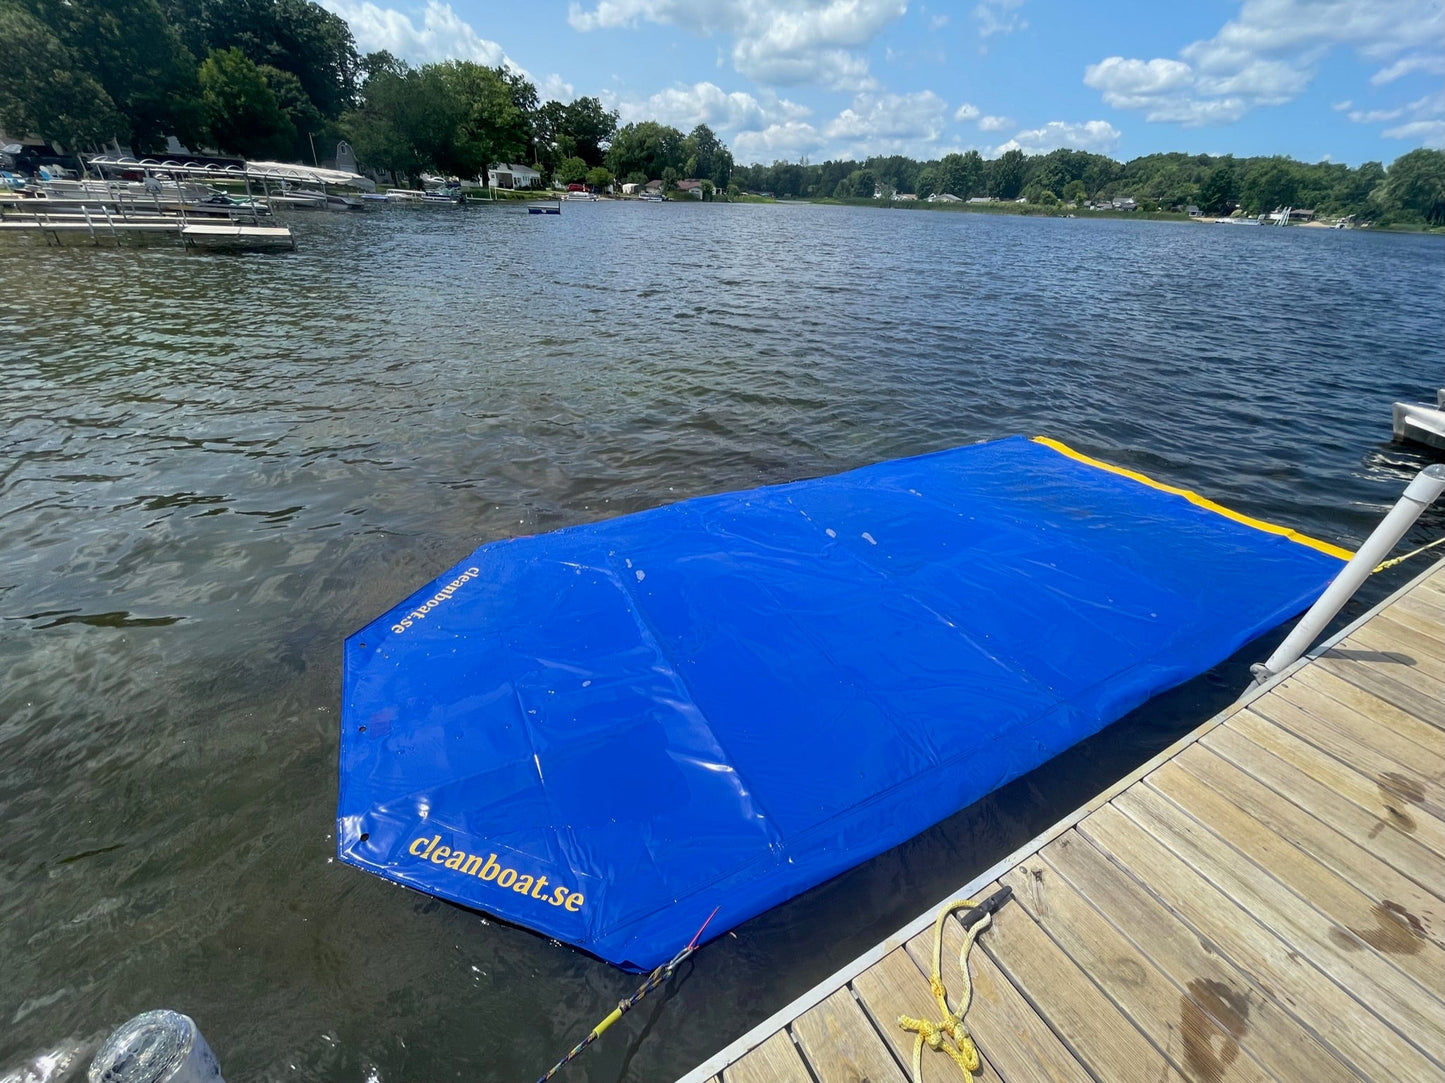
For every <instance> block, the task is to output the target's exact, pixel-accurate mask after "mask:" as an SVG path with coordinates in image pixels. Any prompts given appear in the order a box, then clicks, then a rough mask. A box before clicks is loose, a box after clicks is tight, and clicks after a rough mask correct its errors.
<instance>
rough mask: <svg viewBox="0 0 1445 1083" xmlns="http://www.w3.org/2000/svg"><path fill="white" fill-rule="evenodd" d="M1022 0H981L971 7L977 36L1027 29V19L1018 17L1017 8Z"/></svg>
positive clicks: (986, 36)
mask: <svg viewBox="0 0 1445 1083" xmlns="http://www.w3.org/2000/svg"><path fill="white" fill-rule="evenodd" d="M1023 6H1024V0H983V2H982V3H981V4H979V5H978V6H976V7H975V8H974V9H973V17H974V18H975V19H977V20H978V36H979V37H981V38H988V37H991V36H993V35H994V34H1012V33H1013V32H1014V31H1015V30H1027V29H1028V26H1029V24H1028V21H1027V20H1026V19H1021V18H1019V14H1018V9H1019V8H1021V7H1023Z"/></svg>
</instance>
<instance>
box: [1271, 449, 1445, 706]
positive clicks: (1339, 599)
mask: <svg viewBox="0 0 1445 1083" xmlns="http://www.w3.org/2000/svg"><path fill="white" fill-rule="evenodd" d="M1442 492H1445V464H1441V463H1435V464H1434V465H1432V466H1427V467H1425V469H1424V470H1421V471H1420V473H1418V474H1416V475H1415V479H1414V480H1413V481H1411V482H1410V484H1409V485H1407V486H1406V487H1405V492H1404V494H1403V495H1402V496H1401V497H1400V499H1399V501H1398V502H1397V503H1396V504H1395V506H1394V507H1393V508H1391V509H1390V513H1389V514H1388V515H1386V516H1385V518H1384V519H1383V520H1381V522H1380V525H1379V526H1377V527H1375V530H1374V533H1372V534H1371V535H1370V536H1369V537H1368V538H1366V539H1365V544H1364V545H1362V546H1360V549H1359V552H1357V553H1356V554H1355V555H1354V557H1353V558H1352V559H1351V560H1350V562H1349V563H1348V564H1346V565H1345V567H1344V570H1343V571H1341V572H1340V574H1339V575H1337V576H1335V579H1334V582H1332V583H1331V584H1330V585H1329V586H1328V587H1326V588H1325V592H1324V593H1323V594H1322V595H1320V600H1319V601H1317V602H1315V604H1314V605H1313V606H1311V607H1310V611H1309V612H1308V613H1306V614H1305V615H1304V616H1303V617H1301V618H1300V622H1299V623H1298V624H1296V625H1295V626H1294V631H1292V632H1290V634H1289V635H1288V636H1286V637H1285V641H1284V642H1283V643H1281V644H1280V645H1279V647H1278V648H1277V649H1276V650H1275V652H1274V653H1273V654H1271V655H1270V656H1269V658H1268V659H1267V660H1266V661H1263V662H1256V663H1255V664H1254V665H1252V666H1250V667H1249V671H1250V672H1251V673H1252V674H1254V679H1255V681H1256V683H1259V684H1263V683H1264V682H1265V681H1267V680H1269V679H1270V678H1271V677H1273V676H1275V674H1277V673H1281V672H1283V671H1284V670H1286V669H1288V668H1289V667H1290V666H1291V665H1293V664H1294V663H1295V662H1296V661H1298V660H1299V659H1300V658H1301V657H1302V656H1303V655H1304V653H1305V651H1307V650H1309V648H1310V644H1311V643H1313V642H1314V641H1315V639H1316V638H1317V637H1318V636H1319V634H1320V633H1321V632H1323V631H1324V629H1325V625H1327V624H1329V622H1330V621H1332V620H1333V619H1334V617H1335V614H1336V613H1338V612H1339V611H1340V610H1341V609H1343V608H1344V605H1345V603H1346V602H1348V601H1349V600H1350V599H1351V598H1352V597H1354V594H1355V591H1357V590H1359V589H1360V584H1361V583H1363V582H1364V581H1365V580H1366V579H1368V578H1369V577H1370V573H1371V572H1373V571H1374V570H1375V568H1376V566H1377V565H1378V564H1379V563H1380V561H1382V560H1383V559H1384V558H1385V557H1386V556H1388V555H1389V553H1390V550H1391V549H1393V548H1395V546H1396V545H1397V544H1399V541H1400V539H1401V538H1403V537H1404V536H1405V531H1407V530H1409V529H1410V527H1411V526H1413V525H1414V523H1415V520H1416V519H1418V518H1420V513H1421V512H1422V511H1424V510H1425V509H1426V508H1428V507H1429V506H1430V505H1431V504H1432V503H1434V501H1435V498H1436V497H1438V496H1439V495H1440V494H1441V493H1442Z"/></svg>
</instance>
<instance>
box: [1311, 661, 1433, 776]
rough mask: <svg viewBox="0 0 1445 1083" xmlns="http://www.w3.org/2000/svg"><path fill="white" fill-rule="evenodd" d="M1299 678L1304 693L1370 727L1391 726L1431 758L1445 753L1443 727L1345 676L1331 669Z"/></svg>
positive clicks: (1319, 670) (1397, 733) (1320, 670)
mask: <svg viewBox="0 0 1445 1083" xmlns="http://www.w3.org/2000/svg"><path fill="white" fill-rule="evenodd" d="M1296 679H1297V680H1298V682H1299V683H1298V685H1297V687H1298V688H1300V689H1301V690H1308V691H1309V692H1312V693H1315V694H1316V695H1317V696H1323V697H1326V698H1327V699H1330V700H1332V701H1334V702H1335V703H1338V704H1340V705H1341V706H1342V707H1344V708H1345V709H1347V710H1349V711H1352V712H1353V713H1354V714H1356V715H1357V716H1360V717H1362V718H1364V719H1366V720H1368V723H1369V724H1379V725H1383V726H1388V727H1389V728H1390V729H1391V730H1392V731H1393V732H1394V733H1395V734H1396V735H1397V736H1399V737H1402V738H1404V739H1405V740H1407V741H1413V742H1414V743H1415V744H1417V745H1419V746H1420V747H1421V748H1423V749H1424V750H1425V751H1426V752H1427V753H1430V754H1431V755H1435V756H1439V755H1441V753H1442V751H1445V732H1442V730H1441V727H1440V725H1438V724H1436V723H1433V722H1431V721H1430V720H1429V719H1424V718H1421V717H1420V716H1419V715H1414V714H1411V713H1410V712H1409V711H1403V710H1401V709H1400V708H1399V707H1396V706H1395V705H1394V704H1393V703H1391V702H1390V701H1389V700H1386V699H1381V698H1380V697H1379V696H1377V695H1375V693H1373V692H1368V691H1366V690H1365V689H1363V688H1361V687H1360V686H1359V685H1356V684H1351V683H1350V682H1349V681H1347V680H1345V679H1344V678H1343V677H1339V676H1336V675H1335V674H1333V673H1330V672H1329V671H1328V670H1323V669H1314V668H1311V669H1310V670H1308V671H1306V672H1305V673H1301V674H1299V675H1298V677H1297V678H1296ZM1296 702H1299V701H1298V700H1297V701H1296ZM1316 702H1318V700H1316ZM1302 705H1303V704H1302ZM1306 709H1309V708H1308V707H1306ZM1326 709H1329V708H1326ZM1311 713H1313V712H1311ZM1441 713H1442V715H1445V703H1442V705H1441Z"/></svg>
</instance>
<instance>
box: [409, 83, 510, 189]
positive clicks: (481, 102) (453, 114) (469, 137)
mask: <svg viewBox="0 0 1445 1083" xmlns="http://www.w3.org/2000/svg"><path fill="white" fill-rule="evenodd" d="M421 77H422V82H423V84H424V85H425V86H426V87H427V89H426V90H425V91H424V92H425V93H426V94H428V95H430V96H432V97H433V98H434V99H435V100H436V101H437V102H438V107H437V108H438V110H439V114H440V116H439V120H441V122H442V123H444V125H445V127H446V129H447V130H446V131H445V133H444V134H443V135H442V136H441V137H440V138H439V139H437V140H436V142H435V143H434V144H433V145H432V147H431V155H430V156H431V159H432V161H433V162H434V163H435V164H436V166H437V168H438V169H440V170H441V171H442V172H444V173H446V174H448V175H455V176H458V177H477V176H480V175H481V174H482V173H483V172H485V171H486V169H487V167H488V166H490V165H492V164H493V163H496V162H515V161H519V160H521V159H523V158H526V157H528V156H529V155H528V149H529V147H530V145H531V141H532V128H531V116H530V109H535V108H536V93H537V92H536V89H535V88H534V87H532V84H531V83H529V82H527V81H526V79H524V78H522V77H521V76H518V75H516V74H514V73H511V72H508V71H507V70H506V69H505V68H501V67H496V68H488V67H485V66H483V65H481V64H476V63H473V62H472V61H470V60H449V61H446V62H445V63H442V64H427V65H425V66H424V67H423V68H422V69H421ZM432 84H434V85H432ZM529 103H530V109H529V108H528V106H529ZM423 145H425V144H423Z"/></svg>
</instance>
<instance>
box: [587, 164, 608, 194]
mask: <svg viewBox="0 0 1445 1083" xmlns="http://www.w3.org/2000/svg"><path fill="white" fill-rule="evenodd" d="M612 180H613V177H612V174H611V173H609V172H608V171H607V170H606V169H605V168H604V167H603V166H600V165H599V166H598V167H597V168H596V169H589V170H588V171H587V186H588V187H589V188H606V187H608V186H609V185H611V184H612Z"/></svg>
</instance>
